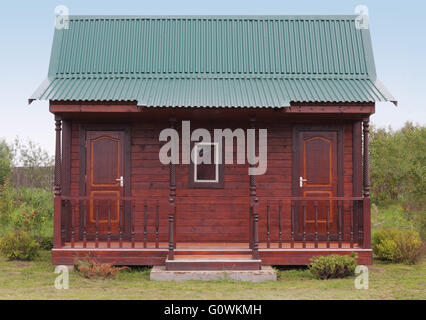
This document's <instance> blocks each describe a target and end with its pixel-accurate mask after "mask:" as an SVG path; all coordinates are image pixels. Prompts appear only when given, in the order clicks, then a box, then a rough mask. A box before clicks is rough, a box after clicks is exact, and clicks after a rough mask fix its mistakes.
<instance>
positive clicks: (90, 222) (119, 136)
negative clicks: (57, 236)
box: [85, 131, 127, 239]
mask: <svg viewBox="0 0 426 320" xmlns="http://www.w3.org/2000/svg"><path fill="white" fill-rule="evenodd" d="M124 177H125V175H124V132H123V131H87V132H86V177H85V180H86V195H87V196H88V197H93V198H97V199H98V198H101V199H102V200H90V201H89V205H88V206H87V207H86V208H87V214H86V225H87V232H88V233H89V234H91V235H93V234H94V232H95V231H96V220H97V223H98V232H99V234H100V238H105V235H106V234H107V233H108V230H110V232H111V238H112V239H113V238H116V237H117V235H118V233H119V231H120V223H121V225H122V227H123V229H127V228H124V205H123V202H120V201H118V200H114V199H118V198H120V197H122V196H124V185H125V184H126V183H127V181H125V179H124Z"/></svg>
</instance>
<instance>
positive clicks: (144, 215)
mask: <svg viewBox="0 0 426 320" xmlns="http://www.w3.org/2000/svg"><path fill="white" fill-rule="evenodd" d="M147 210H148V205H147V204H146V201H145V203H144V205H143V247H144V248H146V247H147V234H148V231H147V229H148V228H147V221H148V217H147Z"/></svg>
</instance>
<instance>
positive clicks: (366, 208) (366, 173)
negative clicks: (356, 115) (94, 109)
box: [362, 117, 371, 249]
mask: <svg viewBox="0 0 426 320" xmlns="http://www.w3.org/2000/svg"><path fill="white" fill-rule="evenodd" d="M362 123H363V134H364V139H363V140H364V159H363V184H364V191H363V196H364V200H363V210H362V211H363V229H364V230H363V231H364V232H363V233H364V239H363V247H364V248H366V249H369V248H371V221H370V156H369V151H368V134H369V131H370V130H369V128H370V117H366V118H364V119H363V121H362Z"/></svg>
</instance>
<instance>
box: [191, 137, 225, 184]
mask: <svg viewBox="0 0 426 320" xmlns="http://www.w3.org/2000/svg"><path fill="white" fill-rule="evenodd" d="M198 146H214V148H213V150H214V153H215V157H214V158H215V163H214V164H215V179H214V180H198V179H197V168H198V152H199V150H198ZM194 149H195V150H194V182H202V183H218V182H219V143H218V142H197V143H195V144H194Z"/></svg>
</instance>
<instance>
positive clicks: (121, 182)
mask: <svg viewBox="0 0 426 320" xmlns="http://www.w3.org/2000/svg"><path fill="white" fill-rule="evenodd" d="M115 181H120V187H124V178H123V176H121V177H120V179H115Z"/></svg>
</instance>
